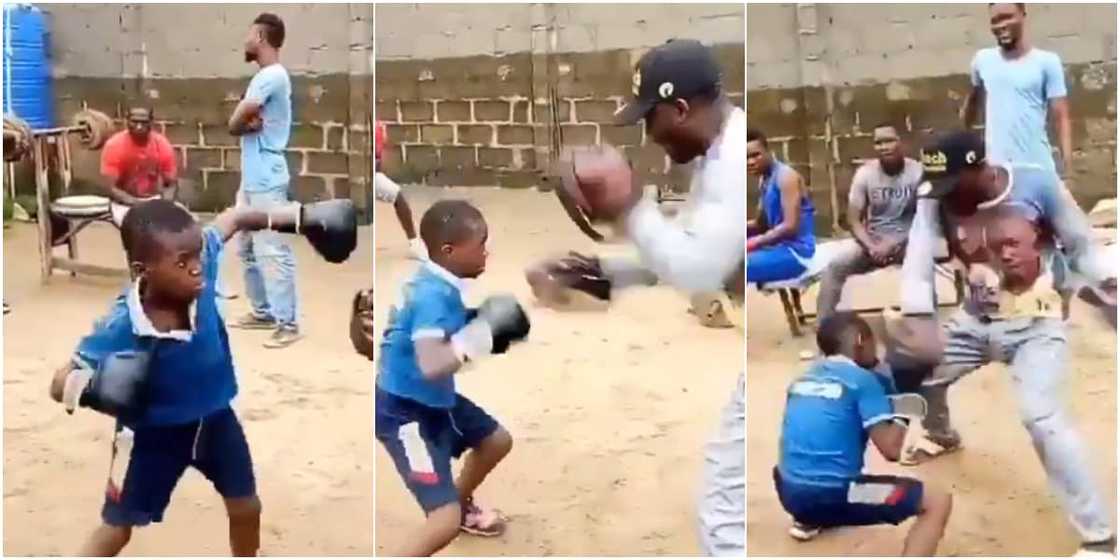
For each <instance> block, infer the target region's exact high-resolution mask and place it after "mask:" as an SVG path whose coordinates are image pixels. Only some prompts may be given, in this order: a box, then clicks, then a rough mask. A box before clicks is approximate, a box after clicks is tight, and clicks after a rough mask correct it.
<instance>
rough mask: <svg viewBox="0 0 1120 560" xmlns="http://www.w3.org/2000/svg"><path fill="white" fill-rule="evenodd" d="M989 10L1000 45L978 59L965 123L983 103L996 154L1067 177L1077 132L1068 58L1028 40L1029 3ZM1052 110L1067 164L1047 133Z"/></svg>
mask: <svg viewBox="0 0 1120 560" xmlns="http://www.w3.org/2000/svg"><path fill="white" fill-rule="evenodd" d="M988 11H989V14H990V16H991V28H992V35H994V36H995V38H996V43H997V45H998V46H996V47H990V48H986V49H981V50H979V51H977V53H976V56H974V57H973V59H972V70H971V75H972V91H971V92H970V93H969V95H968V99H967V100H966V101H965V105H964V110H963V111H962V113H963V114H962V116H963V118H964V124H965V126H966V127H969V128H971V127H972V126H973V125H974V124H975V123H976V121H977V117H978V112H979V108H980V106H981V105H983V106H984V117H985V121H984V143H985V144H986V145H987V146H986V147H987V152H988V156H989V157H990V158H991V159H992V160H994V161H999V162H1004V163H1013V164H1016V165H1022V164H1034V165H1039V166H1041V167H1043V168H1044V169H1046V170H1050V171H1058V172H1059V173H1060V174H1061V175H1062V176H1063V177H1066V176H1067V175H1068V173H1069V172H1070V165H1071V164H1072V157H1073V136H1072V133H1071V128H1070V121H1069V100H1068V99H1067V98H1066V81H1065V75H1064V74H1063V73H1062V60H1061V59H1060V58H1059V57H1058V55H1057V54H1056V53H1052V52H1049V51H1044V50H1042V49H1037V48H1034V47H1032V46H1030V44H1029V43H1028V42H1027V39H1026V37H1025V36H1024V31H1023V25H1024V21H1025V20H1026V17H1027V9H1026V5H1025V4H989V8H988ZM1048 113H1049V114H1050V117H1051V118H1052V119H1053V120H1054V123H1055V128H1057V134H1058V147H1059V148H1060V149H1061V155H1062V169H1061V170H1058V169H1057V168H1056V166H1055V164H1054V156H1053V153H1052V149H1051V147H1050V140H1049V138H1048V137H1047V133H1046V116H1047V114H1048Z"/></svg>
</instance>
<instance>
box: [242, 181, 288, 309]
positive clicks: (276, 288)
mask: <svg viewBox="0 0 1120 560" xmlns="http://www.w3.org/2000/svg"><path fill="white" fill-rule="evenodd" d="M288 203H289V201H288V187H287V185H284V186H281V187H280V188H277V189H273V190H269V191H265V192H245V190H241V191H238V193H237V204H238V205H239V206H247V207H249V208H253V209H254V210H268V209H269V208H272V207H274V206H281V205H286V204H288ZM237 237H238V239H237V243H238V256H240V257H241V263H242V264H243V265H244V266H245V292H246V295H247V296H248V297H249V303H250V304H251V305H252V307H253V314H254V315H256V316H257V317H260V318H262V319H272V320H274V321H276V324H277V325H278V326H290V327H295V326H296V312H297V306H296V258H295V255H294V254H293V253H292V247H291V246H290V245H288V242H287V241H286V240H285V239H284V235H283V234H281V233H277V232H275V231H255V232H252V233H247V232H242V233H239V234H238V236H237Z"/></svg>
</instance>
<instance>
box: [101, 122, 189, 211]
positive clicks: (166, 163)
mask: <svg viewBox="0 0 1120 560" xmlns="http://www.w3.org/2000/svg"><path fill="white" fill-rule="evenodd" d="M176 171H177V166H176V164H175V150H174V149H173V148H172V147H171V143H170V142H168V141H167V138H166V137H165V136H163V135H162V134H160V133H158V132H155V131H152V132H151V133H150V134H149V135H148V143H147V144H146V145H144V146H140V145H137V144H136V142H134V141H133V140H132V137H131V136H129V135H128V131H127V130H122V131H120V132H118V133H116V134H114V135H113V136H112V137H110V138H109V141H108V142H106V143H105V146H104V147H102V148H101V174H102V175H104V176H106V177H108V178H109V179H111V180H113V181H114V182H118V181H117V179H119V178H121V177H124V181H123V182H121V188H122V189H124V191H125V192H127V193H128V194H131V195H132V196H137V197H148V196H155V195H157V194H159V184H160V182H159V178H160V176H161V175H162V176H163V177H165V178H167V179H168V180H171V179H175V175H176Z"/></svg>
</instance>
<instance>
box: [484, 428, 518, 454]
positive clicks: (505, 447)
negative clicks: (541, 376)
mask: <svg viewBox="0 0 1120 560" xmlns="http://www.w3.org/2000/svg"><path fill="white" fill-rule="evenodd" d="M486 440H487V441H486V443H487V444H488V445H487V447H489V448H490V449H491V450H492V451H493V452H494V453H496V454H498V455H499V456H501V457H505V456H506V455H508V454H509V452H510V451H512V450H513V436H512V435H510V433H509V431H508V430H506V429H505V428H502V427H499V428H498V429H497V430H496V431H495V432H494V433H493V434H490V437H488V438H486Z"/></svg>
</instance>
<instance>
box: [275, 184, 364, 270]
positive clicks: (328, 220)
mask: <svg viewBox="0 0 1120 560" xmlns="http://www.w3.org/2000/svg"><path fill="white" fill-rule="evenodd" d="M275 229H276V231H279V232H283V233H298V234H300V235H302V236H304V237H306V238H307V241H308V242H310V243H311V246H312V247H314V248H315V252H317V253H319V254H320V255H322V257H323V258H324V259H326V261H327V262H330V263H335V264H338V263H341V262H344V261H346V259H348V258H349V257H350V253H352V252H354V248H355V247H357V245H358V213H357V211H356V210H355V209H354V203H353V202H352V201H350V200H347V199H338V200H327V201H323V202H313V203H311V204H301V205H299V211H298V214H297V218H296V223H295V225H294V226H280V227H277V228H275Z"/></svg>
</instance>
